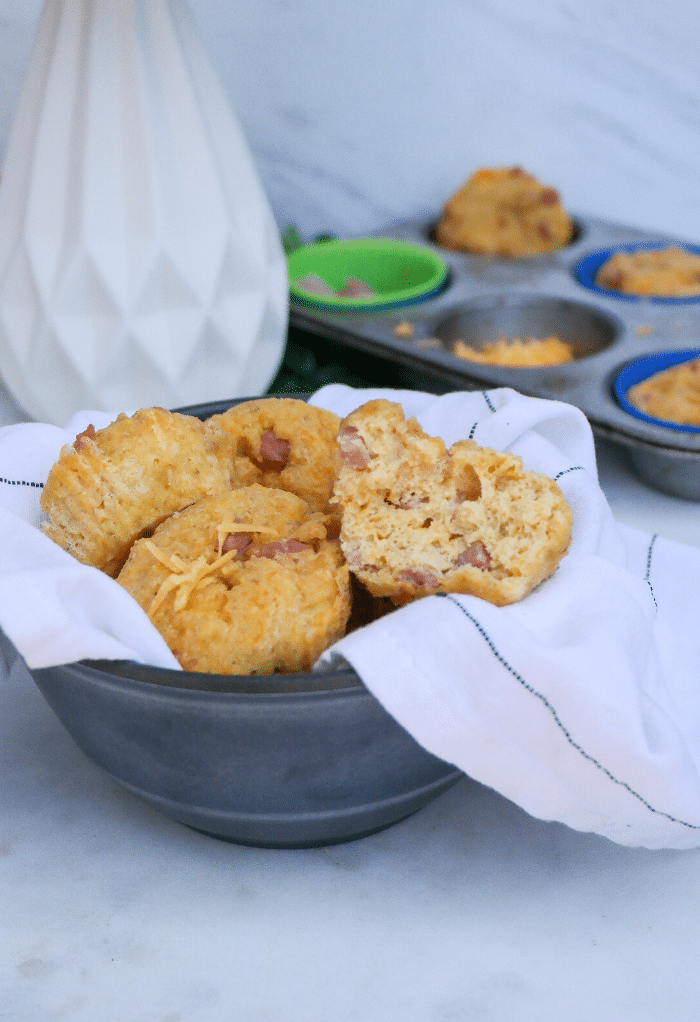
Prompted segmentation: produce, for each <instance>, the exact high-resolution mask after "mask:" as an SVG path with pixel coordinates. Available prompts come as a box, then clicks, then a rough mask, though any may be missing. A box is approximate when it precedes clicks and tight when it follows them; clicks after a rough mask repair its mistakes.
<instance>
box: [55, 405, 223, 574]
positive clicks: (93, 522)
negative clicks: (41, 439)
mask: <svg viewBox="0 0 700 1022" xmlns="http://www.w3.org/2000/svg"><path fill="white" fill-rule="evenodd" d="M235 485H237V482H236V479H235V475H234V448H233V443H232V441H231V438H230V436H229V435H228V434H227V433H225V432H224V431H223V430H221V429H219V428H218V427H217V426H216V425H212V424H211V423H202V422H200V420H199V419H197V418H195V417H194V416H191V415H181V414H179V413H177V412H168V411H165V409H163V408H146V409H142V410H141V411H138V412H136V413H135V414H134V415H131V416H128V417H127V416H126V415H119V416H118V417H117V419H116V420H115V421H114V422H112V423H110V425H109V426H105V428H104V429H99V430H95V429H94V428H93V427H92V426H88V428H87V429H86V430H85V431H84V432H83V433H80V434H79V435H78V436H77V437H76V439H75V441H74V443H73V444H72V445H70V444H67V445H66V446H65V447H64V448H63V450H62V451H61V454H60V457H59V459H58V461H57V462H56V463H55V464H54V465H53V466H52V468H51V470H50V472H49V475H48V478H47V480H46V485H45V486H44V489H43V491H42V494H41V508H42V511H43V512H44V514H45V515H46V521H45V522H44V524H43V526H42V528H43V531H44V532H45V533H46V535H47V536H49V537H50V539H52V540H54V542H56V543H58V545H59V546H61V547H63V549H64V550H67V551H68V553H70V554H72V555H73V556H74V557H75V558H77V560H79V561H81V562H82V563H83V564H88V565H91V566H92V567H95V568H99V569H101V570H102V571H104V572H106V573H107V574H108V575H111V576H112V577H113V578H114V577H115V576H116V575H117V574H118V573H119V570H120V568H121V567H122V565H123V563H124V561H125V560H126V558H127V555H128V553H129V550H130V548H131V545H132V543H133V542H134V540H136V539H137V538H138V537H140V536H142V535H144V534H145V533H147V532H150V531H152V530H153V529H154V528H155V527H156V526H157V525H158V524H159V523H160V522H161V521H163V519H164V518H166V517H167V516H168V515H170V514H172V513H173V512H174V511H179V510H181V509H182V508H184V507H186V506H187V505H188V504H191V503H193V502H194V501H196V500H199V499H201V498H202V497H206V496H209V495H211V494H215V493H219V492H220V491H222V490H228V489H230V488H231V487H232V486H235Z"/></svg>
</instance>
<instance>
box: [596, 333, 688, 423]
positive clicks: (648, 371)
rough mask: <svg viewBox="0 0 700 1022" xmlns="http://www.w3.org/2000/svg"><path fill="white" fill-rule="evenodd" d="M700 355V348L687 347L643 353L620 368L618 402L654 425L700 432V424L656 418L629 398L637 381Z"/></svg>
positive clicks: (614, 385) (631, 412)
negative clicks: (679, 349) (690, 424)
mask: <svg viewBox="0 0 700 1022" xmlns="http://www.w3.org/2000/svg"><path fill="white" fill-rule="evenodd" d="M698 355H700V348H686V349H685V350H684V351H659V352H656V353H655V354H652V355H643V356H642V357H641V358H636V359H635V360H634V362H628V364H627V365H626V366H625V367H624V368H623V369H621V370H620V372H619V373H618V374H617V376H616V377H615V380H614V382H613V391H614V393H615V397H616V399H617V402H618V404H619V405H620V407H621V408H623V409H624V411H626V412H627V413H628V414H629V415H633V416H634V417H635V419H641V420H642V422H648V423H651V425H652V426H665V427H666V428H667V429H674V430H676V431H677V432H679V433H700V426H689V425H686V424H684V423H681V422H671V421H669V420H668V419H655V418H654V417H653V416H651V415H646V414H645V413H644V412H642V411H640V410H639V408H635V406H634V405H633V404H630V402H629V401H628V400H627V392H628V391H629V389H630V387H634V385H635V384H636V383H641V382H642V381H643V380H648V379H649V377H650V376H654V374H655V373H660V372H662V371H663V370H664V369H670V368H671V366H677V365H680V364H681V363H682V362H690V361H691V359H693V358H697V357H698Z"/></svg>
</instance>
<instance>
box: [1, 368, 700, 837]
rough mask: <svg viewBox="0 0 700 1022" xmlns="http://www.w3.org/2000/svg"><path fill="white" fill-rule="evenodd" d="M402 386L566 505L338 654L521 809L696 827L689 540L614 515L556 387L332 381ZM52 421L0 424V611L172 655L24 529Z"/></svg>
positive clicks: (629, 832) (69, 637) (28, 631)
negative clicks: (562, 535) (481, 568)
mask: <svg viewBox="0 0 700 1022" xmlns="http://www.w3.org/2000/svg"><path fill="white" fill-rule="evenodd" d="M374 397H385V398H388V399H389V400H394V401H398V402H400V403H401V404H402V406H403V408H404V411H405V413H406V415H407V416H411V415H415V416H416V418H417V419H418V420H419V422H420V423H421V425H422V426H423V428H424V429H425V430H426V431H427V432H428V433H432V434H433V435H440V436H442V438H443V439H444V440H445V442H446V443H447V444H450V443H452V442H454V441H455V440H458V439H464V438H465V437H471V438H472V439H474V440H475V441H476V442H477V443H480V444H483V445H485V446H490V447H494V448H497V449H502V450H505V449H509V450H511V451H513V452H514V453H516V454H518V455H520V456H521V457H522V459H523V463H524V467H525V468H526V469H534V470H536V471H541V472H544V473H546V474H547V475H550V476H551V477H552V478H554V479H556V481H557V482H558V484H559V486H560V487H561V489H562V490H563V492H564V494H565V496H566V498H567V500H568V502H569V504H570V505H571V507H572V510H573V515H574V526H573V537H572V543H571V546H570V548H569V551H568V553H567V554H566V556H565V557H564V558H563V560H562V562H561V564H560V566H559V568H558V570H557V571H556V572H555V574H554V575H553V576H552V578H551V579H549V580H548V581H547V582H545V583H543V584H542V585H541V586H540V587H538V589H537V590H535V592H533V593H532V594H530V596H528V597H527V598H526V599H525V600H523V601H521V602H520V603H518V604H515V605H513V606H511V607H501V608H498V607H493V606H491V605H490V604H487V603H485V602H484V601H482V600H479V599H477V598H476V597H470V596H454V595H450V596H433V597H428V598H426V599H423V600H419V601H417V602H415V603H413V604H411V605H409V606H406V607H404V608H402V609H401V610H397V611H396V612H394V613H392V614H390V615H387V616H386V617H384V618H382V619H380V620H378V621H376V622H374V623H373V624H371V625H369V626H367V627H366V628H363V629H360V630H358V631H356V632H353V633H352V634H351V635H349V636H347V637H345V638H344V639H342V640H341V641H340V642H338V643H336V645H335V646H334V647H333V648H332V650H329V651H328V653H327V654H326V656H325V657H324V658H323V659H324V660H328V659H329V658H330V657H332V656H333V655H335V654H340V655H342V656H343V657H345V658H346V659H347V660H348V661H349V662H350V663H351V664H352V665H353V666H354V667H355V669H356V670H357V671H358V673H359V674H360V676H361V677H362V679H363V681H364V682H365V684H366V685H367V687H368V688H369V689H370V690H371V691H372V692H373V693H374V695H375V696H376V697H377V698H378V699H379V701H380V702H381V703H382V704H383V705H384V706H385V707H386V709H387V710H388V711H389V712H390V713H391V714H392V715H393V716H394V717H395V718H396V719H397V720H398V721H399V722H400V723H401V724H402V725H403V726H404V727H405V728H406V729H407V730H408V731H409V732H410V733H411V734H412V735H413V736H414V737H415V738H416V739H417V740H418V741H419V742H420V743H421V744H422V745H423V746H424V747H425V748H427V749H429V750H430V751H431V752H433V753H435V754H436V755H438V756H440V757H442V758H443V759H445V760H448V761H449V762H451V763H454V764H456V765H457V766H458V767H460V768H461V769H462V770H464V771H465V773H467V774H468V775H469V776H471V777H473V778H475V779H476V780H478V781H480V782H482V783H483V784H486V785H489V786H491V787H493V788H494V789H496V790H497V791H499V792H500V793H501V794H503V795H504V796H506V797H507V798H509V799H511V800H512V801H514V802H515V803H517V804H518V805H520V806H521V807H522V808H524V809H525V810H526V811H527V812H529V813H531V814H532V815H533V816H536V817H539V818H541V819H545V820H555V821H559V822H561V823H564V824H567V825H568V826H570V827H572V828H575V829H577V830H582V831H592V832H596V833H598V834H601V835H604V836H606V837H608V838H610V839H611V840H613V841H616V842H619V843H621V844H625V845H641V846H645V847H649V848H662V847H673V848H689V847H694V846H697V845H700V776H699V769H698V768H699V766H700V628H699V627H698V622H699V621H700V596H699V595H698V589H697V584H696V579H697V578H699V577H700V549H696V548H694V547H689V546H686V545H683V544H680V543H676V542H674V541H671V540H666V539H664V538H662V537H657V536H651V535H647V534H645V533H642V532H639V531H637V530H633V529H629V528H627V527H624V526H620V525H618V524H617V523H616V522H615V521H614V519H613V517H612V514H611V512H610V509H609V507H608V505H607V502H606V500H605V498H604V496H603V494H602V492H601V490H600V487H599V485H598V481H597V474H596V466H595V452H594V446H593V440H592V435H591V431H590V427H589V425H588V423H587V421H586V419H585V417H584V416H583V414H582V413H581V412H579V411H578V410H577V409H575V408H573V407H572V406H570V405H565V404H562V403H560V402H553V401H542V400H537V399H532V398H526V397H523V396H522V395H520V394H517V393H515V392H514V391H511V390H507V389H499V390H491V391H484V392H471V393H461V392H460V393H452V394H447V395H444V396H442V397H435V396H433V395H429V394H423V393H419V392H414V391H387V390H382V391H374V390H365V391H359V390H353V389H351V388H348V387H341V386H331V387H326V388H324V389H323V390H321V391H319V392H318V393H317V394H316V395H314V397H313V398H312V402H313V403H314V404H318V405H320V406H322V407H325V408H330V409H332V410H334V411H336V412H338V414H340V415H344V414H346V413H347V412H349V411H351V410H352V409H353V408H355V407H357V406H358V405H359V404H361V403H363V402H364V401H366V400H370V399H371V398H374ZM90 421H92V422H93V423H94V425H95V426H96V427H99V426H101V425H103V424H104V422H105V419H104V417H99V416H97V415H96V414H94V413H93V414H90V413H83V414H81V415H80V416H76V417H75V418H74V419H73V420H72V421H71V423H69V426H68V427H67V429H66V430H59V429H56V428H55V427H51V426H41V425H36V424H25V425H21V426H10V427H5V428H4V429H1V430H0V498H1V499H0V503H1V504H2V507H1V508H0V527H1V528H2V532H1V533H0V535H1V536H2V538H1V539H0V625H1V626H2V628H3V630H4V631H5V632H6V634H7V635H9V637H10V638H11V639H12V641H13V642H14V644H15V646H16V647H17V648H18V649H19V651H20V652H21V653H22V655H23V657H24V658H25V660H26V661H27V663H28V664H29V666H30V667H38V666H46V665H49V664H51V663H61V662H67V661H70V660H75V659H81V658H84V657H91V658H123V657H125V656H126V657H131V658H133V659H136V660H139V661H142V662H150V663H154V664H157V665H161V666H167V667H175V668H176V667H177V664H176V663H175V661H174V658H173V657H172V655H171V654H170V652H169V651H168V650H167V648H166V647H165V645H164V643H163V642H162V640H161V639H160V637H159V636H158V635H157V633H156V632H155V630H154V629H153V627H152V626H151V624H150V622H149V620H148V618H147V616H146V615H145V614H144V613H143V612H142V611H141V610H140V608H139V607H138V606H136V604H135V603H134V602H133V601H132V600H131V599H130V597H128V596H127V594H126V593H124V592H123V590H122V589H121V588H120V587H119V586H118V585H117V584H116V583H115V582H113V581H112V580H111V579H109V578H107V577H106V576H104V575H101V574H100V573H99V572H97V571H95V570H93V569H89V568H85V567H83V566H81V565H78V564H77V563H76V562H75V561H73V559H72V558H70V557H69V556H68V555H67V554H65V553H64V552H63V551H61V550H59V549H58V548H57V547H55V545H54V544H52V543H51V542H50V541H49V540H48V539H46V537H44V536H43V535H41V534H40V533H39V532H38V531H37V528H36V526H37V524H38V521H39V517H38V515H39V506H38V497H39V494H40V491H41V485H42V483H43V480H44V479H45V478H46V474H47V472H48V469H49V467H50V465H51V463H52V461H53V459H54V458H55V457H56V456H57V454H58V452H59V450H60V447H61V445H62V444H63V443H66V442H71V441H72V439H73V438H74V436H75V434H76V433H77V432H79V431H80V430H81V429H82V428H84V427H85V425H87V423H88V422H90Z"/></svg>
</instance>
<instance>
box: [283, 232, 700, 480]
mask: <svg viewBox="0 0 700 1022" xmlns="http://www.w3.org/2000/svg"><path fill="white" fill-rule="evenodd" d="M574 222H575V231H574V236H573V240H572V242H571V243H570V244H569V245H566V246H564V247H563V248H560V249H558V250H556V251H555V252H552V253H549V254H547V255H544V256H536V257H532V258H527V259H508V258H494V257H489V256H478V255H471V254H466V253H461V252H452V251H450V250H449V249H445V248H443V247H441V246H438V245H436V244H435V242H434V240H433V231H434V227H435V223H436V221H435V218H434V217H426V218H422V219H418V220H413V221H410V222H406V223H402V224H399V225H397V226H395V227H393V228H392V229H391V230H390V231H386V232H383V233H381V234H379V235H378V237H387V238H395V239H398V240H404V241H408V242H411V243H414V244H420V245H424V246H426V247H428V248H429V249H431V250H432V251H434V252H436V253H438V254H439V255H440V256H441V258H442V259H443V260H444V261H445V262H446V263H447V266H448V277H447V280H446V282H445V285H444V286H443V288H442V290H441V291H440V293H439V294H437V295H435V296H434V297H432V298H430V299H428V300H425V301H422V302H420V303H419V304H416V305H404V306H403V307H401V308H398V309H390V310H384V311H376V312H345V311H343V312H336V311H329V310H325V309H319V308H312V307H309V306H304V305H301V304H298V303H297V302H295V301H294V300H292V302H291V309H290V323H291V324H292V325H293V326H296V327H299V328H300V329H303V330H306V331H309V332H311V333H314V334H317V335H320V336H321V337H325V338H328V339H330V340H333V341H335V342H339V343H341V344H343V345H347V346H349V347H351V348H355V349H357V350H358V351H363V352H368V353H371V354H374V355H379V356H381V357H383V358H386V359H390V360H392V361H394V362H396V363H398V364H400V365H403V366H406V367H409V368H412V369H414V370H418V371H423V372H424V373H425V374H426V377H429V378H430V379H431V380H435V381H436V383H437V385H439V386H440V387H443V388H444V389H445V390H451V389H461V390H464V389H476V388H492V387H512V388H513V389H515V390H518V391H520V392H521V393H523V394H528V395H530V396H533V397H542V398H550V399H555V400H560V401H566V402H568V403H570V404H573V405H575V406H577V407H578V408H580V409H581V410H582V411H583V412H584V413H585V415H586V416H587V418H588V420H589V421H590V423H591V426H592V428H593V430H594V432H595V433H596V434H598V435H599V436H602V437H605V438H607V439H609V440H612V441H614V442H616V443H618V444H622V445H623V446H624V447H625V448H626V449H627V450H628V452H629V456H630V460H631V462H632V465H633V467H634V469H635V471H636V472H637V473H638V475H639V476H640V477H641V478H642V479H643V480H644V481H645V482H646V483H647V484H649V485H650V486H652V487H654V488H656V489H659V490H662V491H664V492H666V493H670V494H673V495H674V496H678V497H682V498H685V499H688V500H700V433H698V432H697V431H686V430H679V429H669V428H668V427H667V426H664V425H663V424H660V423H659V424H657V423H655V422H653V421H647V420H645V419H644V418H640V417H637V416H634V415H631V414H630V413H629V412H628V411H626V410H625V409H624V408H623V407H621V405H620V403H619V402H618V401H617V399H616V397H615V393H614V389H613V387H614V381H615V378H616V377H617V375H618V373H619V372H620V371H621V370H622V369H624V367H625V366H627V365H628V364H629V363H631V362H633V361H634V360H636V359H639V358H642V357H645V356H650V355H655V354H657V353H659V352H666V351H674V350H680V349H693V348H697V347H700V297H699V298H697V299H695V298H679V299H669V298H665V299H659V298H647V297H644V298H634V297H631V296H629V295H621V294H617V293H615V292H614V291H606V290H605V289H604V288H600V287H598V286H597V285H596V284H595V282H594V273H593V272H592V267H594V266H596V265H600V263H602V261H603V259H604V258H607V256H608V255H610V254H612V253H613V252H615V251H618V250H620V249H625V250H629V248H630V246H633V247H634V246H640V247H641V246H644V247H659V248H663V247H666V246H667V245H671V244H676V245H680V246H682V247H684V248H687V249H690V250H692V251H696V252H697V251H699V249H698V247H697V246H694V245H692V244H690V243H687V242H684V241H682V240H679V239H677V238H672V237H668V236H666V235H661V234H654V233H653V232H650V231H640V230H637V229H634V228H630V227H625V226H623V225H620V224H615V223H612V222H608V221H604V220H599V219H595V218H589V217H581V216H575V217H574ZM409 331H410V335H409V333H408V332H409ZM549 335H556V336H558V337H560V338H561V339H562V340H564V341H568V342H569V343H570V344H571V345H572V347H573V350H574V355H575V358H574V361H572V362H568V363H563V364H561V365H555V366H546V367H523V368H513V367H504V366H493V365H482V364H480V363H475V362H468V361H466V360H464V359H461V358H458V357H457V356H456V355H455V354H453V352H452V346H453V344H454V342H455V341H456V340H457V339H461V340H463V341H464V342H465V343H467V344H470V345H472V346H473V347H476V348H479V347H481V345H483V344H484V343H485V342H486V341H493V340H495V339H496V338H497V337H500V336H506V337H516V336H517V337H528V336H535V337H545V336H549ZM431 389H436V387H435V386H433V387H432V388H431Z"/></svg>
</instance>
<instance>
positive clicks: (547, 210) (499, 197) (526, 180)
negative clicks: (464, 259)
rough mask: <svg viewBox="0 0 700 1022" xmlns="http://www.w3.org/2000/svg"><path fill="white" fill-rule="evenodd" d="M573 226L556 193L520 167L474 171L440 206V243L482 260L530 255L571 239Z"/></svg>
mask: <svg viewBox="0 0 700 1022" xmlns="http://www.w3.org/2000/svg"><path fill="white" fill-rule="evenodd" d="M572 234H573V223H572V221H571V219H570V217H569V215H568V213H567V212H566V210H565V209H564V207H563V206H562V204H561V201H560V199H559V194H558V192H557V191H556V189H554V188H551V187H550V186H549V185H543V184H541V183H540V182H539V181H538V180H537V178H536V177H533V176H532V175H531V174H528V173H526V172H525V171H524V170H522V169H521V168H520V167H494V168H482V169H480V170H477V171H476V172H475V173H474V174H472V176H471V177H470V178H469V180H468V181H467V183H466V184H465V185H463V187H462V188H460V189H459V191H458V192H456V194H455V195H453V196H452V198H450V199H449V200H448V201H447V203H446V204H445V206H444V208H443V210H442V216H441V218H440V221H439V223H438V225H437V228H436V231H435V237H436V240H437V242H438V243H439V244H440V245H444V246H445V247H446V248H450V249H454V250H455V251H459V252H474V253H477V254H479V255H487V256H511V257H518V256H534V255H541V254H542V253H545V252H551V251H553V250H554V249H557V248H560V247H561V246H562V245H565V244H566V243H567V242H568V241H570V240H571V236H572Z"/></svg>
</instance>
